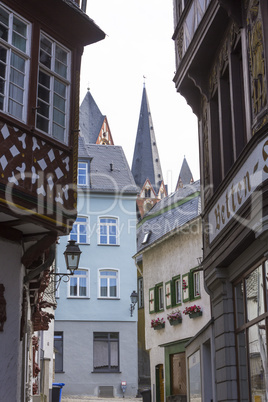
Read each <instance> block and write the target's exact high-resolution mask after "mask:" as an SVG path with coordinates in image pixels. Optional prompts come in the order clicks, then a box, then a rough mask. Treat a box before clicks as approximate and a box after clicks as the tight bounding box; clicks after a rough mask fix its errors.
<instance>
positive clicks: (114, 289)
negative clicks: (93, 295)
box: [99, 269, 119, 298]
mask: <svg viewBox="0 0 268 402" xmlns="http://www.w3.org/2000/svg"><path fill="white" fill-rule="evenodd" d="M118 282H119V273H118V271H117V270H114V269H101V270H99V297H103V298H118V297H119V285H118Z"/></svg>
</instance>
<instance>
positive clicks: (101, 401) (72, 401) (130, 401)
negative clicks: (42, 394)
mask: <svg viewBox="0 0 268 402" xmlns="http://www.w3.org/2000/svg"><path fill="white" fill-rule="evenodd" d="M61 400H62V401H63V402H65V401H66V402H81V401H91V402H92V401H96V402H123V401H126V402H142V398H127V397H125V398H98V397H96V396H72V397H68V396H63V395H62V398H61Z"/></svg>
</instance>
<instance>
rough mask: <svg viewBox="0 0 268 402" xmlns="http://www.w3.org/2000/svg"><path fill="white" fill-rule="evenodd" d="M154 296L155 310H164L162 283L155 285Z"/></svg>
mask: <svg viewBox="0 0 268 402" xmlns="http://www.w3.org/2000/svg"><path fill="white" fill-rule="evenodd" d="M155 296H156V311H161V310H164V289H163V283H159V284H157V285H156V286H155Z"/></svg>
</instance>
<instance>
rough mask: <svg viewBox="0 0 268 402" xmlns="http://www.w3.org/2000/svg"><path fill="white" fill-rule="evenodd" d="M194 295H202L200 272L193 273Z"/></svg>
mask: <svg viewBox="0 0 268 402" xmlns="http://www.w3.org/2000/svg"><path fill="white" fill-rule="evenodd" d="M193 284H194V297H198V296H200V272H199V271H197V272H194V273H193Z"/></svg>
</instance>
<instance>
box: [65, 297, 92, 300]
mask: <svg viewBox="0 0 268 402" xmlns="http://www.w3.org/2000/svg"><path fill="white" fill-rule="evenodd" d="M67 299H73V300H76V299H79V300H81V299H82V300H89V299H90V297H89V296H84V297H82V296H67Z"/></svg>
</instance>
